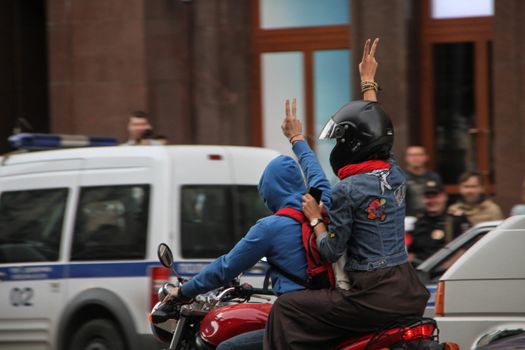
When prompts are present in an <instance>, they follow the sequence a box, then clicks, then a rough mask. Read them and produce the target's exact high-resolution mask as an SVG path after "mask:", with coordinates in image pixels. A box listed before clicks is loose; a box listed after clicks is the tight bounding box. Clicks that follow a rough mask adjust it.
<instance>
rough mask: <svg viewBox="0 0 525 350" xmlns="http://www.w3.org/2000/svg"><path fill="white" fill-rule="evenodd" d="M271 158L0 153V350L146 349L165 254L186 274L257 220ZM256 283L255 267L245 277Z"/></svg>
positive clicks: (135, 151) (230, 153)
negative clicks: (163, 249)
mask: <svg viewBox="0 0 525 350" xmlns="http://www.w3.org/2000/svg"><path fill="white" fill-rule="evenodd" d="M277 154H278V153H277V152H275V151H272V150H267V149H261V148H251V147H225V146H122V147H95V148H77V149H68V150H50V151H38V152H28V153H20V154H11V155H9V156H4V157H0V334H1V336H0V349H15V348H16V349H26V350H30V349H51V350H65V349H77V348H82V349H88V348H89V349H111V350H120V349H122V350H123V349H126V350H127V349H154V348H160V347H161V344H160V343H159V342H157V341H156V340H155V339H154V338H153V336H152V335H151V331H150V328H149V323H148V320H147V317H148V312H149V310H150V309H151V307H152V304H154V303H156V302H157V300H156V295H157V293H156V291H157V288H158V287H159V286H160V285H162V283H164V282H166V281H167V280H168V279H169V278H170V276H169V270H166V269H165V268H164V267H161V266H160V265H159V263H158V259H157V246H158V244H159V243H160V242H166V243H168V244H169V245H170V247H172V248H173V253H174V258H175V266H176V269H177V271H178V273H179V274H181V275H183V276H192V275H194V274H196V273H197V272H199V271H200V270H201V269H202V267H204V266H206V265H207V264H208V263H209V262H210V259H213V258H216V257H217V256H220V255H222V254H224V253H226V252H227V251H229V249H230V248H231V247H232V246H233V244H234V243H236V242H237V241H238V240H239V239H240V238H241V237H242V236H243V235H244V234H245V233H246V232H247V230H248V228H249V227H250V226H251V225H253V224H254V223H255V221H256V220H257V219H259V218H260V217H262V216H266V215H268V213H269V212H268V211H267V209H266V208H265V206H264V203H263V201H262V200H261V199H260V196H259V194H258V191H257V183H258V181H259V178H260V176H261V174H262V171H263V169H264V168H265V167H266V165H267V164H268V162H269V161H270V160H271V159H273V158H274V157H276V156H277ZM244 278H245V279H246V281H247V282H249V283H251V284H254V285H258V284H260V285H261V286H262V281H263V279H264V268H263V267H261V266H256V267H255V268H254V269H252V271H251V272H250V273H247V274H245V275H244Z"/></svg>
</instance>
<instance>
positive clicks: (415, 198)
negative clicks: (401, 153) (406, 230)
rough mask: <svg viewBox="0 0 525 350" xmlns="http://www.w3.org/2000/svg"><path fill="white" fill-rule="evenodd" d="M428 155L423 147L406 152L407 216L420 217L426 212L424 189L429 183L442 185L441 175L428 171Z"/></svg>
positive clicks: (411, 147)
mask: <svg viewBox="0 0 525 350" xmlns="http://www.w3.org/2000/svg"><path fill="white" fill-rule="evenodd" d="M427 162H428V154H427V150H426V149H425V147H423V146H419V145H412V146H408V147H407V149H406V151H405V163H406V168H405V172H406V179H407V194H406V215H407V216H420V215H421V214H423V213H424V211H425V204H424V203H423V188H424V187H425V183H426V182H427V181H435V182H437V183H441V176H439V174H437V173H435V172H433V171H430V170H428V169H427Z"/></svg>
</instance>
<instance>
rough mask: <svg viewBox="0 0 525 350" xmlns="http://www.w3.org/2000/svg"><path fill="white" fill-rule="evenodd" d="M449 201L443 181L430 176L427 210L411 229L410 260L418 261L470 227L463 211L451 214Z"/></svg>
mask: <svg viewBox="0 0 525 350" xmlns="http://www.w3.org/2000/svg"><path fill="white" fill-rule="evenodd" d="M447 201H448V195H447V193H446V192H445V190H444V188H443V184H442V183H441V182H438V181H434V180H427V182H426V183H425V185H424V187H423V203H424V205H425V211H424V213H423V215H421V216H420V217H419V218H418V219H417V221H416V223H415V226H414V230H413V231H412V232H411V237H412V242H411V244H410V246H409V247H408V260H409V261H410V262H411V263H412V264H413V265H419V264H420V263H421V262H423V261H425V260H426V259H427V258H428V257H430V256H431V255H432V254H434V253H435V252H436V251H438V250H439V249H441V248H442V247H443V246H444V245H445V244H447V243H448V242H449V241H451V240H452V239H454V238H455V237H457V236H459V235H460V234H461V233H463V232H464V231H466V230H467V229H468V228H469V226H470V224H469V222H468V220H467V218H466V217H465V216H464V215H461V216H451V215H449V214H448V212H447Z"/></svg>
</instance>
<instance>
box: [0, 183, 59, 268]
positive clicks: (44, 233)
mask: <svg viewBox="0 0 525 350" xmlns="http://www.w3.org/2000/svg"><path fill="white" fill-rule="evenodd" d="M67 194H68V190H67V189H66V188H55V189H42V190H27V191H12V192H3V193H1V194H0V262H4V263H6V262H32V261H56V260H58V255H59V250H60V238H61V236H62V226H63V223H64V212H65V208H66V201H67Z"/></svg>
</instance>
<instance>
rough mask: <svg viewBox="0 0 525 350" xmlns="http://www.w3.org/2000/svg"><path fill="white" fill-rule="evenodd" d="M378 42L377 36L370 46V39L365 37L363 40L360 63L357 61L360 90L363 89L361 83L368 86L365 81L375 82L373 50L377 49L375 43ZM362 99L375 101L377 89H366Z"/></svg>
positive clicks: (375, 63) (375, 64) (375, 68)
mask: <svg viewBox="0 0 525 350" xmlns="http://www.w3.org/2000/svg"><path fill="white" fill-rule="evenodd" d="M378 43H379V38H376V39H375V40H374V42H373V43H372V47H370V39H367V40H366V42H365V47H364V49H363V58H362V59H361V63H359V74H360V76H361V90H363V85H366V86H369V84H367V83H366V82H375V75H376V71H377V61H376V59H375V52H376V49H377V44H378ZM363 100H365V101H374V102H377V90H376V89H373V88H372V89H368V90H366V91H364V92H363Z"/></svg>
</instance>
